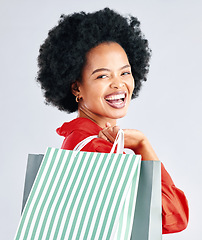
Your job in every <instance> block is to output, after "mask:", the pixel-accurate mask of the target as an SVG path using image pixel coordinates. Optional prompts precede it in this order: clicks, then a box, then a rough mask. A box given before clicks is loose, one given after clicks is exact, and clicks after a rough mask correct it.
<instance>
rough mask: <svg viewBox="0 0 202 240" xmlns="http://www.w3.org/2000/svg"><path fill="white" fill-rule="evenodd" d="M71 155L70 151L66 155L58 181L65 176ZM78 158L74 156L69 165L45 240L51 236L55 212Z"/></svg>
mask: <svg viewBox="0 0 202 240" xmlns="http://www.w3.org/2000/svg"><path fill="white" fill-rule="evenodd" d="M72 153H73V152H72V151H70V152H69V154H68V156H67V159H66V163H65V166H64V171H62V174H61V178H60V181H62V179H63V177H64V175H65V173H66V170H67V167H68V165H69V162H70V159H71V156H72ZM78 157H79V153H78V154H77V155H76V156H75V159H74V161H73V163H72V165H71V168H70V170H69V174H68V176H67V178H66V181H65V183H64V186H63V188H62V191H61V193H60V197H59V199H58V201H57V204H56V206H55V209H54V212H53V215H52V217H51V221H50V225H49V228H48V232H47V236H46V239H50V234H51V230H52V228H53V225H54V221H55V217H56V215H57V211H58V209H59V206H60V204H61V201H62V198H63V196H64V193H65V190H66V188H67V185H68V183H69V180H70V178H71V176H72V172H73V170H74V167H75V165H76V161H77V159H78Z"/></svg>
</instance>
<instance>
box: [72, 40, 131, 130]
mask: <svg viewBox="0 0 202 240" xmlns="http://www.w3.org/2000/svg"><path fill="white" fill-rule="evenodd" d="M77 87H78V92H77V94H79V98H80V101H79V108H78V113H79V116H80V117H87V118H90V119H92V120H94V121H95V122H96V123H98V124H99V125H100V126H102V127H104V126H103V125H104V124H105V123H106V122H110V123H111V124H115V123H116V119H118V118H122V117H124V116H125V115H126V113H127V109H128V105H129V103H130V100H131V95H132V93H133V89H134V79H133V76H132V73H131V67H130V64H129V61H128V57H127V55H126V53H125V51H124V49H123V48H122V47H121V46H120V45H119V44H118V43H114V42H110V43H102V44H100V45H98V46H97V47H95V48H93V49H91V50H90V51H89V52H88V54H87V61H86V65H85V66H84V68H83V71H82V81H81V82H77ZM74 94H75V93H74ZM77 94H75V95H77Z"/></svg>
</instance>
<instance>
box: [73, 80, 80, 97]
mask: <svg viewBox="0 0 202 240" xmlns="http://www.w3.org/2000/svg"><path fill="white" fill-rule="evenodd" d="M71 91H72V94H74V96H78V94H79V93H80V90H79V82H78V81H75V82H73V83H72V84H71Z"/></svg>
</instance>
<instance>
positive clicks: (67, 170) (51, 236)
mask: <svg viewBox="0 0 202 240" xmlns="http://www.w3.org/2000/svg"><path fill="white" fill-rule="evenodd" d="M78 154H79V155H78V159H77V161H76V164H75V166H74V170H73V172H72V175H71V178H70V179H69V183H68V185H67V188H66V189H65V192H64V195H63V198H62V200H61V203H60V206H59V207H58V210H57V213H56V216H55V220H54V223H53V227H52V230H51V234H50V239H53V237H54V234H55V230H56V227H57V223H58V220H59V217H60V214H61V211H62V207H63V205H64V202H65V200H66V197H67V194H68V191H69V189H70V187H71V184H72V181H73V179H74V176H75V173H76V171H77V169H78V165H79V163H80V161H81V158H82V156H83V152H79V153H78ZM69 161H70V162H69V164H68V167H67V169H66V171H65V175H64V178H63V180H62V184H61V190H60V192H61V191H62V188H63V186H64V184H65V181H66V179H67V176H68V174H69V172H70V169H71V167H72V164H73V162H74V157H71V158H70V160H69ZM58 195H59V193H58Z"/></svg>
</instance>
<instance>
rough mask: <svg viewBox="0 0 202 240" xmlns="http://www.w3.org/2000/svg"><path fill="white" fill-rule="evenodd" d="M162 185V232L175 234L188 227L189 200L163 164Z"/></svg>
mask: <svg viewBox="0 0 202 240" xmlns="http://www.w3.org/2000/svg"><path fill="white" fill-rule="evenodd" d="M161 184H162V232H163V234H166V233H175V232H180V231H182V230H184V229H185V228H186V227H187V224H188V219H189V209H188V203H187V199H186V197H185V195H184V193H183V191H181V190H180V189H178V188H177V187H176V186H175V185H174V183H173V181H172V179H171V177H170V175H169V174H168V172H167V171H166V169H165V168H164V166H163V164H161Z"/></svg>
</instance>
